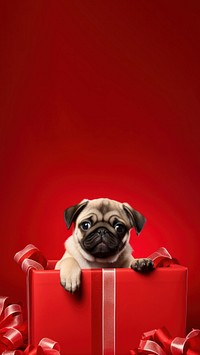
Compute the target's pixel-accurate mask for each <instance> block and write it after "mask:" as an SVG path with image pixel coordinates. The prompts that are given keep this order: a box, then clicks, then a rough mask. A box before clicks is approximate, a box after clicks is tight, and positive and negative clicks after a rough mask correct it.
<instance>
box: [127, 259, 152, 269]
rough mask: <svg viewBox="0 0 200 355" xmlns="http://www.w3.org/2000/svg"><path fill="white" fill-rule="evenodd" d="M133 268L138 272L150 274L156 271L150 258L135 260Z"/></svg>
mask: <svg viewBox="0 0 200 355" xmlns="http://www.w3.org/2000/svg"><path fill="white" fill-rule="evenodd" d="M131 268H132V269H133V270H134V271H138V272H143V273H144V272H149V271H152V270H153V269H154V263H153V261H152V260H151V259H149V258H145V259H143V258H142V259H135V260H134V261H133V262H132V264H131Z"/></svg>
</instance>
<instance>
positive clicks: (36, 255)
mask: <svg viewBox="0 0 200 355" xmlns="http://www.w3.org/2000/svg"><path fill="white" fill-rule="evenodd" d="M14 260H15V261H16V262H17V263H18V264H19V265H20V266H21V268H22V270H23V271H24V272H27V271H28V270H29V269H35V270H44V269H45V268H46V267H47V259H46V258H45V256H44V255H43V254H42V253H41V251H40V250H39V249H38V248H36V247H35V246H34V245H32V244H28V245H27V246H26V247H25V248H24V249H22V250H20V251H19V252H17V253H16V254H15V256H14Z"/></svg>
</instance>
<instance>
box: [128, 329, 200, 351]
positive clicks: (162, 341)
mask: <svg viewBox="0 0 200 355" xmlns="http://www.w3.org/2000/svg"><path fill="white" fill-rule="evenodd" d="M130 354H131V355H136V354H155V355H199V354H200V330H199V329H193V330H192V331H191V332H190V333H189V334H188V335H187V336H186V337H185V338H180V337H176V338H174V339H173V338H172V337H171V335H170V334H169V332H168V331H167V329H166V328H165V327H163V328H160V329H157V330H151V331H149V332H147V333H144V334H143V336H142V339H141V341H140V344H139V347H138V349H135V350H131V351H130Z"/></svg>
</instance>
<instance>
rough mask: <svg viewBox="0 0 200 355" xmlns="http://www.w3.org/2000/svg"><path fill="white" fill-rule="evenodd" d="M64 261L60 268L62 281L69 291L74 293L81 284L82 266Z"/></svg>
mask: <svg viewBox="0 0 200 355" xmlns="http://www.w3.org/2000/svg"><path fill="white" fill-rule="evenodd" d="M69 266H70V267H69ZM71 266H72V265H69V263H67V262H66V263H63V264H62V265H61V268H60V283H61V285H62V286H63V287H64V288H65V290H67V291H68V292H71V293H74V292H75V291H77V290H78V289H79V287H80V284H81V268H80V266H79V265H78V264H77V263H74V264H73V267H71Z"/></svg>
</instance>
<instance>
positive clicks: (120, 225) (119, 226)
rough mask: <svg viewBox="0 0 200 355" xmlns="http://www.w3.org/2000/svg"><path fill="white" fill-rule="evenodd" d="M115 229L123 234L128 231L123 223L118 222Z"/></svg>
mask: <svg viewBox="0 0 200 355" xmlns="http://www.w3.org/2000/svg"><path fill="white" fill-rule="evenodd" d="M114 228H115V230H116V232H117V233H119V234H122V233H125V232H126V227H125V225H124V224H123V223H117V224H115V227H114Z"/></svg>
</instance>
